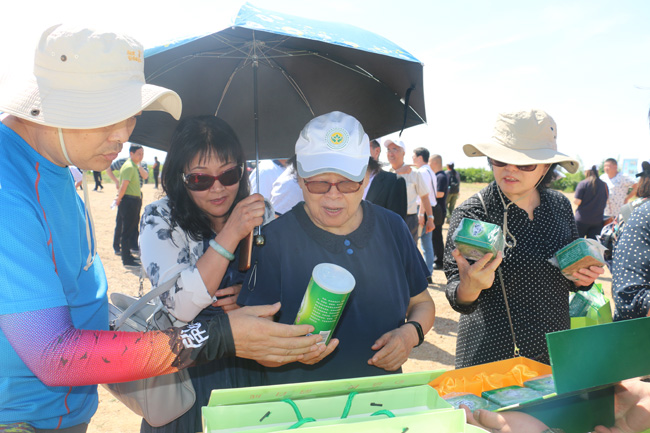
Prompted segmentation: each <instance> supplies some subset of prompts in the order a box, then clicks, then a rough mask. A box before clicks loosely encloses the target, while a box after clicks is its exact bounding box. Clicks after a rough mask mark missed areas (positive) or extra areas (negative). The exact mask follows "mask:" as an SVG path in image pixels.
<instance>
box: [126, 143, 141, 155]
mask: <svg viewBox="0 0 650 433" xmlns="http://www.w3.org/2000/svg"><path fill="white" fill-rule="evenodd" d="M140 149H142V146H140V145H139V144H132V145H131V147H129V153H135V152H137V151H138V150H140Z"/></svg>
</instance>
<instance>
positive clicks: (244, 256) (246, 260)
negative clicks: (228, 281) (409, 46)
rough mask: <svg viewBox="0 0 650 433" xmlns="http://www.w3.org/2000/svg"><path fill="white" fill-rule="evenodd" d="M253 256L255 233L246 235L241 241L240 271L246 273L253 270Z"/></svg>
mask: <svg viewBox="0 0 650 433" xmlns="http://www.w3.org/2000/svg"><path fill="white" fill-rule="evenodd" d="M252 255H253V232H250V233H249V234H247V235H246V237H245V238H244V239H242V240H241V241H239V271H240V272H246V271H247V270H249V269H250V268H251V258H252Z"/></svg>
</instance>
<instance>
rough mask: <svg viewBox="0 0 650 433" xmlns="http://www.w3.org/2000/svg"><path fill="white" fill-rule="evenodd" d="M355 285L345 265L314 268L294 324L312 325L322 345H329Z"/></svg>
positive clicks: (321, 264) (323, 264)
mask: <svg viewBox="0 0 650 433" xmlns="http://www.w3.org/2000/svg"><path fill="white" fill-rule="evenodd" d="M355 284H356V281H355V280H354V277H353V276H352V274H351V273H350V272H349V271H347V270H346V269H344V268H342V267H341V266H338V265H335V264H332V263H320V264H318V265H316V266H314V270H313V271H312V274H311V279H310V280H309V285H308V286H307V290H306V291H305V296H304V297H303V298H302V303H301V304H300V309H299V310H298V314H297V315H296V320H295V321H294V324H296V325H304V324H307V325H312V326H313V327H314V328H315V329H314V334H320V335H322V337H323V341H322V342H323V343H325V344H327V343H329V341H330V339H331V338H332V333H333V332H334V329H335V328H336V324H337V323H338V321H339V318H340V317H341V313H342V312H343V308H344V307H345V303H346V302H347V300H348V298H349V297H350V292H351V291H352V289H354V285H355Z"/></svg>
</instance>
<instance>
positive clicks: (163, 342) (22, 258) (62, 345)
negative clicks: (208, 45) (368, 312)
mask: <svg viewBox="0 0 650 433" xmlns="http://www.w3.org/2000/svg"><path fill="white" fill-rule="evenodd" d="M143 61H144V58H143V49H142V46H141V45H140V44H139V43H138V42H137V41H135V40H133V39H131V38H129V37H128V36H124V35H118V34H115V33H100V32H97V31H94V30H91V29H85V28H73V27H66V26H54V27H51V28H49V29H47V30H46V31H45V32H44V33H43V35H42V37H41V39H40V42H39V44H38V47H37V49H36V55H35V62H34V73H33V75H30V76H28V77H14V78H12V77H10V76H9V75H6V76H3V77H2V79H0V111H2V112H4V113H5V114H6V116H5V117H4V118H3V119H2V123H1V124H0V287H2V290H1V291H0V359H2V360H3V361H2V372H1V373H0V430H2V431H8V430H5V429H12V428H13V429H14V430H12V431H24V432H34V431H36V432H45V431H48V432H49V431H54V429H56V431H62V432H75V433H76V432H84V431H86V428H87V426H88V423H89V421H90V418H91V417H92V415H93V414H94V412H95V410H96V409H97V404H98V398H97V387H96V385H95V384H97V383H111V382H124V381H130V380H136V379H142V378H145V377H150V376H155V375H160V374H167V373H173V372H176V371H178V370H179V369H181V368H185V367H187V366H189V365H192V364H195V363H198V362H206V361H209V360H210V359H215V358H218V357H222V356H227V355H235V354H236V355H237V356H240V357H245V358H253V359H260V360H275V361H292V360H296V359H302V357H303V354H304V353H307V354H308V353H309V352H311V351H314V352H315V353H318V350H319V349H318V348H317V347H316V345H315V343H316V341H318V340H320V337H318V336H313V337H304V335H305V334H306V333H307V332H311V330H313V327H310V326H294V327H290V326H287V325H280V324H277V323H273V322H271V321H268V320H265V319H263V318H260V317H259V316H265V317H266V316H272V315H273V314H274V313H275V312H276V311H277V309H278V308H279V305H276V306H263V307H260V308H259V309H253V310H251V309H248V311H245V310H240V312H238V313H237V314H234V315H228V316H222V318H221V319H219V320H213V321H211V322H209V323H197V324H196V325H193V328H192V329H191V330H190V329H185V328H170V329H169V330H166V331H158V332H148V333H139V332H113V331H108V303H107V297H106V291H107V281H106V275H105V273H104V268H103V266H102V263H101V260H100V259H99V257H98V256H97V254H96V242H95V239H94V228H93V225H92V217H91V214H90V207H89V206H88V200H87V191H88V188H84V194H85V195H86V200H85V203H84V202H82V201H81V199H80V198H79V196H78V195H77V193H76V190H75V187H74V183H73V180H72V176H71V174H70V171H69V170H68V168H67V166H69V165H75V166H77V167H79V168H81V169H84V170H97V171H100V170H105V169H106V168H108V167H109V165H110V163H111V161H112V160H113V159H115V157H116V156H117V154H118V153H119V152H120V151H121V150H122V143H124V142H126V141H127V140H128V139H129V135H130V134H131V132H132V131H133V128H134V126H135V122H136V117H137V116H138V114H139V113H140V112H141V111H143V110H160V111H166V112H168V113H170V114H171V115H172V116H173V117H175V118H177V119H178V118H179V116H180V113H181V101H180V98H179V97H178V95H177V94H176V93H174V92H172V91H170V90H168V89H164V88H161V87H157V86H152V85H147V84H145V82H144V69H143ZM190 331H191V332H190ZM300 335H303V336H302V337H301V336H300ZM285 337H291V338H285ZM16 429H22V430H16Z"/></svg>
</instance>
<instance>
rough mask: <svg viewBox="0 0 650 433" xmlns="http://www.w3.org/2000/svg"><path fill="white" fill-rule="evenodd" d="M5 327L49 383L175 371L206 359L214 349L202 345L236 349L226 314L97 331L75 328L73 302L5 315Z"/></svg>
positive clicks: (1, 322)
mask: <svg viewBox="0 0 650 433" xmlns="http://www.w3.org/2000/svg"><path fill="white" fill-rule="evenodd" d="M222 318H223V319H222ZM0 330H1V331H2V334H3V335H4V336H5V337H6V338H7V340H8V341H9V343H10V344H11V346H12V347H13V349H14V350H15V351H16V353H17V354H18V356H19V357H20V359H21V360H22V361H23V362H24V363H25V365H27V367H28V368H29V369H30V370H31V371H32V372H33V373H34V374H35V375H36V376H37V377H38V378H39V380H41V382H43V383H44V384H46V385H48V386H83V385H94V384H98V383H115V382H125V381H131V380H137V379H143V378H146V377H152V376H157V375H162V374H169V373H174V372H176V371H178V370H180V369H183V368H186V367H189V366H191V365H193V364H194V363H195V361H204V360H203V359H201V358H202V357H204V356H207V352H210V351H207V352H206V351H203V350H202V349H204V348H205V347H210V348H216V347H220V349H219V351H223V353H221V352H220V353H219V354H217V355H215V354H212V359H214V357H215V356H225V355H228V354H229V355H234V353H235V351H234V341H233V340H232V332H231V330H230V325H229V323H228V318H227V316H219V317H218V320H217V321H215V320H213V321H212V322H210V324H209V326H206V324H205V323H197V324H195V325H187V326H186V327H183V328H169V329H166V330H164V331H153V332H146V333H144V332H115V331H94V330H80V329H76V328H75V327H74V325H73V324H72V319H71V317H70V312H69V309H68V307H67V306H62V307H54V308H45V309H43V310H36V311H29V312H24V313H15V314H4V315H0ZM208 340H210V346H206V345H207V343H208ZM215 340H216V341H215ZM218 341H220V342H218ZM211 350H212V349H211Z"/></svg>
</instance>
